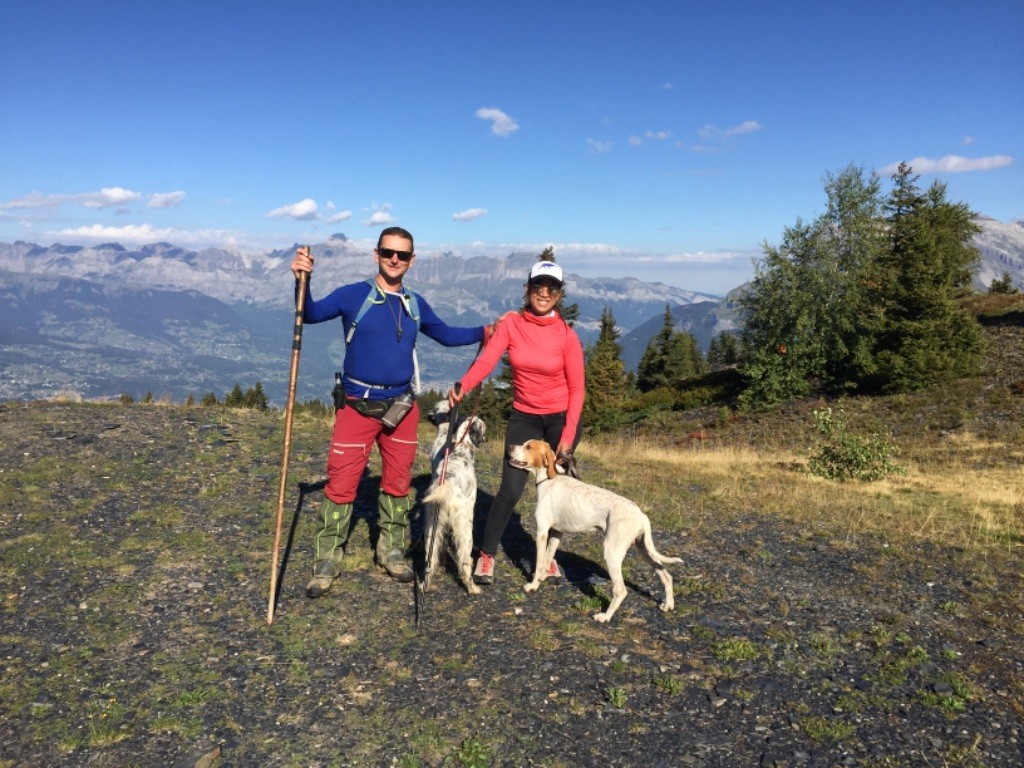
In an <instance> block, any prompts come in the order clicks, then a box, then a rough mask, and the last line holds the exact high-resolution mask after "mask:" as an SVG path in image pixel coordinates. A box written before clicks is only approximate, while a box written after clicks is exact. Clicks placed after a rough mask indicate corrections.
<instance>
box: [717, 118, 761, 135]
mask: <svg viewBox="0 0 1024 768" xmlns="http://www.w3.org/2000/svg"><path fill="white" fill-rule="evenodd" d="M760 130H761V124H760V123H759V122H757V120H744V121H743V122H742V123H740V124H739V125H735V126H733V127H732V128H726V129H725V133H724V134H723V135H724V137H725V138H727V139H728V138H729V137H730V136H744V135H746V134H748V133H757V132H758V131H760Z"/></svg>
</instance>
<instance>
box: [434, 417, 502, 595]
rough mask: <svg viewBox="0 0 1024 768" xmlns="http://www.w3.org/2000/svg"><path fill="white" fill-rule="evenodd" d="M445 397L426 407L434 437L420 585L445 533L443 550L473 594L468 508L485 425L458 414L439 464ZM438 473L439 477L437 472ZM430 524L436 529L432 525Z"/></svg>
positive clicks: (443, 441)
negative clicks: (446, 544) (448, 542)
mask: <svg viewBox="0 0 1024 768" xmlns="http://www.w3.org/2000/svg"><path fill="white" fill-rule="evenodd" d="M449 417H450V413H449V409H448V401H447V400H441V401H439V402H438V403H437V404H436V405H435V406H434V407H433V408H432V409H431V410H430V415H429V417H428V418H429V419H430V421H431V423H432V424H434V426H436V427H437V437H435V438H434V444H433V446H431V448H430V467H431V473H432V475H433V479H432V480H431V483H430V488H428V489H427V495H426V496H425V497H424V498H423V501H424V504H425V505H426V512H425V515H424V528H423V538H424V546H425V547H426V562H427V577H426V578H425V579H424V582H423V589H424V590H426V589H427V587H428V586H430V585H429V578H430V575H431V574H433V573H434V572H435V569H436V568H437V566H438V563H439V561H440V559H441V549H442V547H443V545H444V544H443V543H444V542H445V541H446V540H447V539H448V538H449V537H450V539H451V543H452V547H451V549H450V550H449V551H450V553H451V555H452V559H453V560H454V562H455V566H456V568H457V569H458V572H459V578H460V579H461V580H462V583H463V584H464V585H465V587H466V590H467V591H468V592H469V593H470V594H473V595H475V594H479V592H480V587H478V586H477V585H476V584H474V583H473V507H474V506H475V505H476V465H475V463H474V462H475V459H476V449H477V446H479V445H481V444H482V443H483V442H484V437H485V435H486V432H487V427H486V425H485V424H484V422H483V420H482V419H480V418H478V417H477V416H470V417H469V418H466V419H460V421H459V423H458V425H456V426H455V433H454V434H455V436H454V438H453V440H452V448H451V453H450V454H449V455H448V457H447V464H446V463H445V446H446V445H447V443H448V432H449V429H450V426H451V425H449ZM442 473H444V476H443V477H442ZM435 526H436V530H435Z"/></svg>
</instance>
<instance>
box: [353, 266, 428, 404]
mask: <svg viewBox="0 0 1024 768" xmlns="http://www.w3.org/2000/svg"><path fill="white" fill-rule="evenodd" d="M366 283H367V285H369V286H370V290H369V291H367V293H366V298H365V299H363V305H362V306H361V307H360V308H359V311H358V312H357V313H356V318H355V320H353V321H352V325H351V326H350V327H349V329H348V333H347V334H345V343H346V344H348V343H349V342H351V341H352V337H353V336H354V335H355V332H356V328H357V327H358V325H359V321H360V320H362V319H363V315H365V314H366V313H367V312H368V311H369V310H370V307H372V306H373V305H374V304H383V303H384V302H385V301H387V300H388V299H387V296H385V295H384V291H382V290H381V289H380V286H379V285H377V280H376V279H375V278H369V279H367V281H366ZM378 295H379V296H380V298H378ZM401 299H402V304H403V305H404V306H405V310H406V312H408V313H409V317H411V318H412V319H413V322H414V323H416V330H417V331H419V329H420V303H419V301H418V300H417V299H416V294H415V293H413V292H412V291H410V290H409V289H408V288H406V287H405V286H404V285H403V286H402V293H401ZM412 367H413V377H414V381H415V384H414V385H413V392H414V393H418V392H419V391H420V363H419V360H418V359H417V358H416V346H415V344H413V348H412Z"/></svg>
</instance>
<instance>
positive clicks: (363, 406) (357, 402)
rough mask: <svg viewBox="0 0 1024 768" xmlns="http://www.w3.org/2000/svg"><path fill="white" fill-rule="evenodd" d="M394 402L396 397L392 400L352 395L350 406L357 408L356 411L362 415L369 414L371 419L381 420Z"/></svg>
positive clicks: (349, 401)
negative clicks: (366, 398) (365, 398)
mask: <svg viewBox="0 0 1024 768" xmlns="http://www.w3.org/2000/svg"><path fill="white" fill-rule="evenodd" d="M393 402H394V398H391V399H390V400H363V399H360V398H358V397H350V398H349V399H348V404H349V406H350V407H352V408H355V409H356V413H358V414H360V415H361V416H367V417H369V418H371V419H377V420H378V421H380V420H381V419H382V418H384V414H385V413H387V412H388V408H390V407H391V404H392V403H393Z"/></svg>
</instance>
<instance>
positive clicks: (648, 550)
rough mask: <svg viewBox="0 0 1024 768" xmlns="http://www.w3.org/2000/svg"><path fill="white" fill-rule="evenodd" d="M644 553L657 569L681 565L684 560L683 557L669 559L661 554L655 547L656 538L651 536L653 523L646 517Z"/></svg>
mask: <svg viewBox="0 0 1024 768" xmlns="http://www.w3.org/2000/svg"><path fill="white" fill-rule="evenodd" d="M643 542H644V553H645V554H646V555H647V558H648V559H649V560H650V561H651V563H652V564H654V565H655V566H656V567H657V566H661V567H664V566H666V565H672V564H674V563H681V562H683V559H682V558H681V557H668V556H667V555H663V554H661V553H660V552H659V551H658V550H657V549H656V548H655V546H654V537H653V536H652V535H651V521H650V519H648V518H647V517H646V516H644V538H643Z"/></svg>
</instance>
